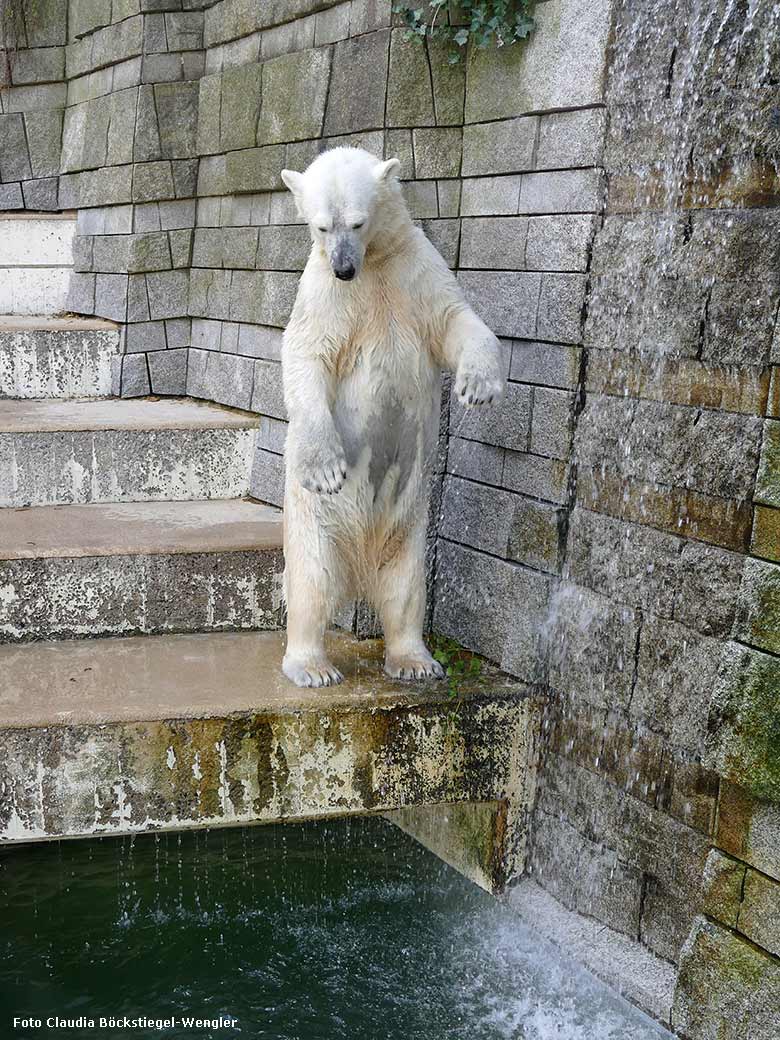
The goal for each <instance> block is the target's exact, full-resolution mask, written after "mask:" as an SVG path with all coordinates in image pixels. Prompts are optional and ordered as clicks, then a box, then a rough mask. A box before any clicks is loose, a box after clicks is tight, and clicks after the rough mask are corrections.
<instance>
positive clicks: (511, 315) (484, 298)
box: [458, 271, 542, 339]
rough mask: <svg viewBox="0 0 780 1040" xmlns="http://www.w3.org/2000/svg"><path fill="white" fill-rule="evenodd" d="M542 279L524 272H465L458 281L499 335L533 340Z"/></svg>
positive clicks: (459, 276) (475, 306)
mask: <svg viewBox="0 0 780 1040" xmlns="http://www.w3.org/2000/svg"><path fill="white" fill-rule="evenodd" d="M541 277H542V276H541V275H539V274H527V273H525V272H522V271H521V272H509V271H490V272H488V271H462V272H460V273H459V275H458V281H459V282H460V284H461V287H462V288H463V291H464V293H465V294H466V298H467V299H468V301H469V303H470V304H471V305H472V306H473V307H474V309H475V310H476V312H477V313H478V314H479V316H480V317H481V318H482V319H483V321H485V322H486V323H487V325H488V326H489V327H490V328H491V329H492V330H493V332H495V333H496V335H498V336H516V337H519V338H522V339H533V338H534V337H535V336H536V327H537V323H536V314H537V305H538V302H539V293H540V287H541Z"/></svg>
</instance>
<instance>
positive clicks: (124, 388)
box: [121, 354, 150, 397]
mask: <svg viewBox="0 0 780 1040" xmlns="http://www.w3.org/2000/svg"><path fill="white" fill-rule="evenodd" d="M149 392H150V385H149V368H148V366H147V364H146V355H145V354H126V355H125V356H124V357H123V358H122V384H121V396H122V397H146V395H147V394H148V393H149Z"/></svg>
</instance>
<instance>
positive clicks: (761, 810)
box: [715, 780, 780, 881]
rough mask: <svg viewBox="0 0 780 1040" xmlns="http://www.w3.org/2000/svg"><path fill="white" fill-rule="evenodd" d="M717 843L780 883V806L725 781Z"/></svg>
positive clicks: (721, 787)
mask: <svg viewBox="0 0 780 1040" xmlns="http://www.w3.org/2000/svg"><path fill="white" fill-rule="evenodd" d="M715 843H716V844H717V846H718V847H719V848H721V849H723V850H724V851H725V852H728V853H729V855H731V856H734V857H735V858H737V859H740V860H743V861H744V862H746V863H748V864H750V866H753V867H755V868H756V869H757V870H760V871H761V872H762V873H764V874H767V875H768V876H769V877H771V878H774V880H775V881H780V806H779V805H777V804H776V803H772V802H767V801H763V800H761V799H757V798H754V797H753V796H752V795H750V793H749V792H748V791H746V790H745V788H744V787H740V786H738V785H737V784H734V783H731V782H730V781H728V780H723V781H722V783H721V784H720V796H719V800H718V817H717V830H716V834H715Z"/></svg>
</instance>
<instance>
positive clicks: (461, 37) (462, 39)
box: [452, 29, 469, 47]
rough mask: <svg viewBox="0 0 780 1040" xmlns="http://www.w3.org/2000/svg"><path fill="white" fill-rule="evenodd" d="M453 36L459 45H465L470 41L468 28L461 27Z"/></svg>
mask: <svg viewBox="0 0 780 1040" xmlns="http://www.w3.org/2000/svg"><path fill="white" fill-rule="evenodd" d="M452 38H453V40H454V41H455V43H457V45H458V46H459V47H463V46H465V45H466V44H467V43H468V42H469V31H468V29H461V30H460V31H459V32H456V33H455V35H454V36H453V37H452Z"/></svg>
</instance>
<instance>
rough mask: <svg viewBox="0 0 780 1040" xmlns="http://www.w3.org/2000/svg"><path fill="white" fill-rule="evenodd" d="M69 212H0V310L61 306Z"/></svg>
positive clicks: (43, 310) (42, 310) (69, 248)
mask: <svg viewBox="0 0 780 1040" xmlns="http://www.w3.org/2000/svg"><path fill="white" fill-rule="evenodd" d="M75 234H76V214H75V213H0V313H5V314H58V313H60V312H61V311H64V310H65V302H66V298H67V295H68V283H69V281H70V272H71V269H72V267H73V238H74V236H75Z"/></svg>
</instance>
